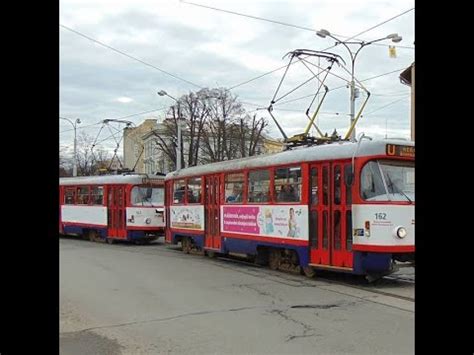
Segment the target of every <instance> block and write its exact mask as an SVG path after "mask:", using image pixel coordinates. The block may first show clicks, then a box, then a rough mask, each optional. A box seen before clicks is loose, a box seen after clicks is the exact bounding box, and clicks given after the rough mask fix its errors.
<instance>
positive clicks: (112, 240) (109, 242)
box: [106, 238, 115, 244]
mask: <svg viewBox="0 0 474 355" xmlns="http://www.w3.org/2000/svg"><path fill="white" fill-rule="evenodd" d="M106 240H107V244H115V239H112V238H106Z"/></svg>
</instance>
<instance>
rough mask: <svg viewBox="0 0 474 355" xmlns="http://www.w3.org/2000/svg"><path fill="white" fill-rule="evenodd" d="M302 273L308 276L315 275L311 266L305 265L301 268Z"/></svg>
mask: <svg viewBox="0 0 474 355" xmlns="http://www.w3.org/2000/svg"><path fill="white" fill-rule="evenodd" d="M301 271H302V273H303V274H304V275H305V276H306V277H309V278H313V277H315V276H316V271H315V270H314V269H313V268H312V267H311V266H306V267H302V268H301Z"/></svg>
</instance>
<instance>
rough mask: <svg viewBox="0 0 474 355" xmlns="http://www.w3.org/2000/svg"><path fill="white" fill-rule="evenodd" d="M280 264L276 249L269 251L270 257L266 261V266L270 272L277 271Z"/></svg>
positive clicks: (278, 252) (279, 256) (279, 255)
mask: <svg viewBox="0 0 474 355" xmlns="http://www.w3.org/2000/svg"><path fill="white" fill-rule="evenodd" d="M280 263H281V252H280V250H278V249H271V250H270V257H269V260H268V265H269V266H270V269H272V270H278V268H279V267H280Z"/></svg>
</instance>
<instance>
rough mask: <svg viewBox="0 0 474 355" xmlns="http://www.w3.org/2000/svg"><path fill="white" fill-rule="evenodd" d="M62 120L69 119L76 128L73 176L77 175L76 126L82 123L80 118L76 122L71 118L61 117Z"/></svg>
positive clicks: (75, 133) (75, 134) (75, 132)
mask: <svg viewBox="0 0 474 355" xmlns="http://www.w3.org/2000/svg"><path fill="white" fill-rule="evenodd" d="M59 118H60V119H61V120H65V121H68V122H69V123H70V124H71V125H72V127H73V128H74V159H73V161H74V165H73V167H72V176H77V131H76V126H77V125H78V124H80V123H81V120H80V119H79V118H76V120H75V121H74V122H72V121H71V120H70V119H69V118H65V117H59Z"/></svg>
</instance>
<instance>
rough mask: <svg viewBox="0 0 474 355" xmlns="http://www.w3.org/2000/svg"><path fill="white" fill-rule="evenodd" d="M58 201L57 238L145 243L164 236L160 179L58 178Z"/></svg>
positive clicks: (136, 177) (144, 177)
mask: <svg viewBox="0 0 474 355" xmlns="http://www.w3.org/2000/svg"><path fill="white" fill-rule="evenodd" d="M59 198H60V201H59V205H60V206H59V215H60V217H59V233H60V234H64V235H67V234H72V235H82V236H84V237H85V238H87V239H90V240H91V241H101V240H102V241H104V240H105V241H107V242H108V243H114V242H115V241H117V240H122V241H131V242H135V243H144V242H150V241H152V240H155V239H157V238H158V237H159V236H162V235H164V228H165V206H164V177H163V176H153V177H148V176H146V175H138V174H134V175H103V176H85V177H67V178H60V180H59Z"/></svg>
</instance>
